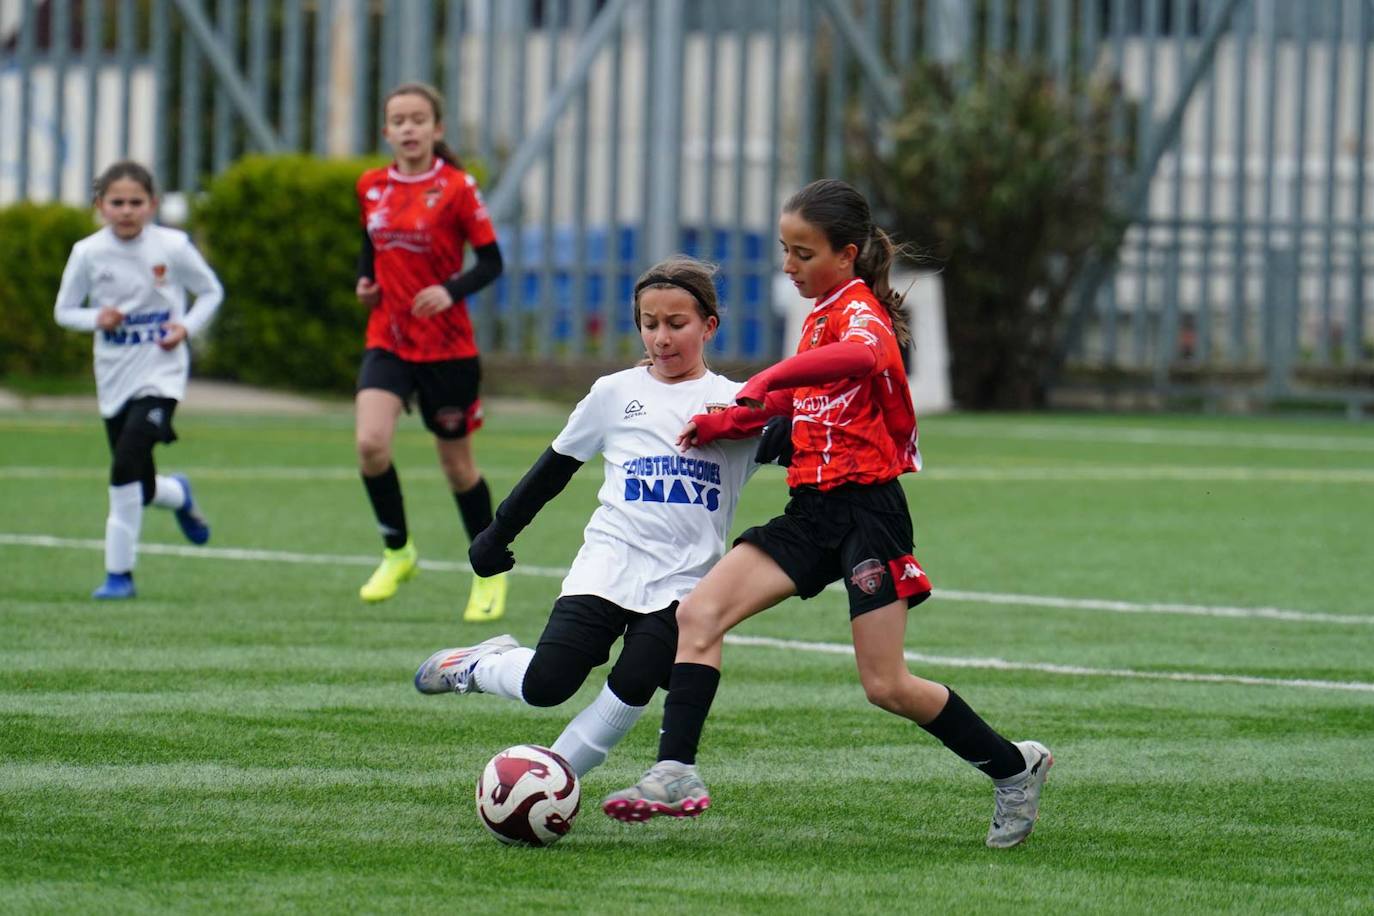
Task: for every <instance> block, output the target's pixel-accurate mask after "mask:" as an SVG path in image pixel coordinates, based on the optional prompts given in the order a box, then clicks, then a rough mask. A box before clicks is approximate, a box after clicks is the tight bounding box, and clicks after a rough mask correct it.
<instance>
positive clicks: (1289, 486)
mask: <svg viewBox="0 0 1374 916" xmlns="http://www.w3.org/2000/svg"><path fill="white" fill-rule="evenodd" d="M563 416H564V415H563V413H561V412H560V411H558V410H557V409H552V408H550V409H540V408H524V409H521V410H515V409H513V408H512V409H507V410H504V411H503V410H501V409H493V410H492V411H491V416H490V418H489V420H488V425H487V427H486V428H485V429H484V430H483V431H482V432H481V433H480V434H479V436H478V438H477V454H478V456H479V459H480V462H481V464H482V466H483V468H484V470H485V472H486V474H487V476H488V479H489V480H490V482H491V486H492V490H493V492H494V493H495V494H496V495H497V497H498V498H499V497H500V496H501V495H503V494H504V493H505V491H506V490H507V489H509V487H510V486H511V485H512V484H513V483H514V482H515V481H516V480H517V479H518V478H519V476H520V475H521V474H522V473H523V472H524V470H525V469H526V467H527V466H528V464H529V462H530V461H532V460H533V459H534V457H536V456H537V455H538V454H539V453H540V451H542V449H543V448H544V447H545V446H546V445H547V444H548V442H549V440H550V439H551V437H552V436H553V435H554V434H555V433H556V432H557V430H558V428H559V427H560V424H561V421H562V419H563ZM177 426H178V431H179V432H180V434H181V437H182V440H181V441H180V442H178V443H177V444H176V445H174V446H173V447H171V448H167V449H159V451H158V460H159V462H160V467H161V468H162V469H164V470H167V471H180V472H184V473H186V474H188V475H189V476H190V478H191V480H192V482H193V484H194V486H195V493H196V495H197V497H198V499H199V500H200V502H201V504H202V506H203V508H204V510H205V512H206V514H207V515H208V516H209V518H210V520H211V522H212V524H213V526H214V535H213V539H212V541H211V543H210V544H209V545H208V546H207V548H204V549H193V548H190V547H189V546H188V545H186V544H185V542H184V541H182V540H181V537H180V534H179V532H178V530H177V528H176V525H175V523H174V521H173V519H172V517H171V515H170V514H169V513H166V512H161V511H158V510H149V512H148V513H147V516H146V517H145V521H144V527H143V545H144V549H143V552H142V554H141V556H140V561H139V565H138V570H137V583H138V588H139V597H138V598H137V599H136V600H134V601H130V602H123V603H114V604H106V603H96V602H94V601H92V600H90V599H89V598H88V597H87V596H88V594H89V592H90V590H91V589H92V588H93V587H94V586H95V585H96V584H98V582H99V579H100V576H101V567H102V558H101V553H100V548H99V541H100V538H101V537H102V535H103V526H104V515H105V481H106V475H107V472H108V457H107V454H106V446H105V444H104V439H103V433H102V431H101V428H100V425H99V421H98V419H97V418H96V417H95V416H94V413H93V412H92V413H91V414H89V415H88V414H33V413H8V414H0V443H3V446H4V447H3V451H2V452H0V505H3V506H4V510H3V513H0V569H3V575H4V583H5V584H4V588H3V594H2V595H0V912H91V911H94V912H185V911H204V912H235V913H242V912H266V911H282V910H297V911H307V912H324V911H328V912H339V911H343V912H381V911H391V912H397V911H400V912H421V911H455V912H493V913H500V912H517V911H522V910H524V911H547V912H555V913H558V912H595V913H640V912H643V913H654V912H722V913H732V912H739V913H755V912H776V913H797V912H834V913H846V914H853V913H895V912H918V911H919V912H968V913H982V912H1025V911H1029V910H1039V911H1049V912H1069V913H1078V912H1110V913H1120V912H1146V911H1150V912H1210V911H1229V912H1244V913H1255V912H1312V913H1357V912H1374V892H1372V891H1371V885H1370V877H1371V875H1372V874H1374V871H1371V867H1370V865H1369V862H1370V861H1371V853H1370V849H1371V846H1372V845H1374V571H1372V570H1371V564H1370V558H1371V556H1374V554H1371V546H1370V545H1371V543H1374V436H1371V435H1370V433H1369V431H1368V429H1367V428H1365V427H1361V426H1355V425H1347V424H1342V423H1339V422H1328V421H1312V420H1305V419H1291V420H1282V421H1277V420H1260V419H1238V418H1204V417H1168V416H1146V417H1141V416H1088V415H1064V416H1029V417H1010V416H948V417H933V418H929V419H927V420H924V421H923V423H922V448H923V452H924V453H925V456H926V461H927V470H926V472H924V473H922V474H921V475H915V476H911V477H908V478H907V479H906V486H907V491H908V495H909V497H910V501H911V505H912V509H913V515H914V518H915V522H916V531H917V549H916V554H917V556H918V557H919V558H920V560H921V562H922V564H923V565H924V566H925V567H926V569H927V571H928V572H929V573H930V575H931V576H932V578H933V580H934V582H935V585H936V589H937V595H936V597H935V598H934V599H933V600H931V601H929V602H927V603H926V604H925V605H923V606H921V607H919V608H918V609H916V610H915V611H913V612H912V614H911V618H910V625H909V628H908V633H907V648H908V650H909V651H910V652H911V653H913V659H914V660H913V662H912V665H913V669H914V670H916V671H917V672H918V673H921V674H923V675H926V676H929V677H932V678H936V679H939V680H941V681H944V682H946V683H949V684H951V685H953V686H954V687H955V688H956V689H957V690H958V691H959V692H960V693H961V694H962V695H963V696H964V697H965V698H966V699H967V700H968V701H969V702H970V703H971V704H972V705H973V706H974V707H975V708H976V709H978V710H979V711H980V712H981V713H982V714H983V716H984V717H985V718H986V719H987V720H988V721H989V722H991V723H992V724H993V725H994V726H995V727H997V728H999V729H1001V730H1002V731H1004V732H1005V733H1006V734H1007V735H1008V737H1010V738H1013V739H1022V738H1036V739H1038V740H1040V741H1043V742H1044V743H1045V744H1047V745H1048V746H1049V747H1050V748H1051V749H1052V751H1053V752H1054V755H1055V758H1056V763H1055V766H1054V770H1053V773H1052V777H1051V781H1050V784H1049V786H1048V788H1047V789H1046V791H1045V795H1044V803H1043V808H1042V817H1041V820H1040V823H1039V825H1038V827H1037V829H1036V831H1035V833H1034V835H1033V836H1032V837H1031V839H1030V840H1029V841H1028V842H1027V843H1026V844H1025V845H1024V846H1023V847H1020V848H1017V849H1013V850H1010V851H993V850H989V849H986V848H985V847H984V846H983V842H982V840H983V835H984V833H985V831H986V829H987V818H988V815H989V814H990V812H991V805H992V799H991V791H990V789H989V786H988V784H987V781H986V780H985V779H984V778H983V777H982V776H981V775H980V774H978V773H977V772H976V771H974V770H973V769H971V768H970V767H968V766H967V765H965V764H963V763H961V762H960V761H959V760H957V759H956V758H954V757H953V756H952V755H951V754H949V753H948V752H946V751H945V750H944V749H943V748H941V747H940V746H939V745H938V744H937V743H936V742H935V741H934V740H933V739H931V738H930V737H929V736H928V735H926V734H925V733H924V732H922V731H921V730H920V729H919V728H917V727H916V726H914V725H912V724H911V723H908V722H905V721H903V720H900V719H897V718H896V717H893V716H891V715H888V714H886V713H883V712H881V711H879V710H877V709H876V708H873V707H870V706H869V705H868V704H867V703H866V702H865V700H864V696H863V691H862V689H861V688H860V687H859V685H858V681H857V677H856V675H855V672H854V666H853V661H852V659H850V658H849V657H847V656H846V655H845V654H843V647H844V646H846V645H847V644H848V640H849V634H848V618H847V614H846V611H845V606H844V599H843V595H842V594H841V593H839V592H835V591H829V592H826V593H824V594H823V595H821V596H820V597H818V598H817V599H815V600H812V601H807V602H799V601H795V600H794V601H789V602H786V603H784V604H783V605H780V606H779V607H777V608H775V609H773V610H771V611H769V612H767V613H765V614H762V615H760V616H759V617H757V618H755V619H753V620H751V621H749V622H748V623H747V624H746V625H745V626H743V627H741V628H740V630H739V631H737V632H738V635H739V636H741V637H748V638H750V639H753V640H766V644H753V643H750V642H747V641H742V642H735V643H733V644H731V645H729V646H727V648H726V654H725V672H724V680H723V683H722V687H721V690H720V694H719V697H718V700H717V703H716V707H715V709H714V712H713V715H712V717H711V719H710V721H709V723H708V725H707V731H706V735H705V739H704V743H703V749H702V753H701V756H700V759H699V762H700V765H701V770H702V772H703V775H704V776H705V778H706V780H707V782H708V784H709V785H710V787H711V791H712V799H713V802H714V805H713V807H712V808H711V810H710V811H709V812H708V813H707V814H705V815H704V816H702V817H701V818H699V819H697V820H696V821H683V822H677V821H672V822H669V821H668V820H667V819H659V820H655V821H653V822H650V823H648V824H645V825H635V826H627V825H623V824H620V823H617V822H614V821H611V820H609V819H607V818H605V817H603V816H602V815H601V813H600V812H599V808H598V804H597V803H598V801H599V799H600V798H601V797H602V796H603V795H604V794H605V793H607V792H609V791H611V790H613V789H617V788H620V787H622V786H624V785H627V784H629V783H630V782H632V781H633V780H634V779H636V778H637V777H638V775H639V774H640V773H641V772H642V770H643V769H644V768H645V767H646V766H648V764H650V763H651V762H652V760H653V757H654V750H655V745H656V731H657V721H658V718H659V710H660V708H661V698H660V699H656V700H655V701H654V703H653V705H652V706H651V708H650V709H649V711H648V713H647V714H646V716H645V720H644V722H642V723H641V724H640V725H639V727H638V728H636V730H635V731H634V732H633V733H632V734H631V735H630V736H629V738H628V739H627V740H626V741H625V742H624V744H623V745H622V746H621V747H620V748H618V749H617V750H616V751H615V752H614V753H613V754H612V756H611V758H610V760H609V761H608V762H607V763H606V764H605V765H604V766H603V767H601V768H600V769H598V770H595V771H593V772H592V773H591V774H589V775H588V776H587V777H586V778H585V779H584V780H583V785H582V790H583V806H582V812H581V814H580V816H579V817H578V819H577V821H576V824H575V826H574V828H573V831H572V833H571V834H570V835H569V836H568V837H567V838H566V839H564V840H563V841H562V842H560V843H559V844H558V845H556V846H554V847H552V848H549V849H544V850H533V849H515V848H507V847H503V846H501V845H499V844H497V843H496V842H494V841H493V840H492V839H491V838H490V837H489V836H488V834H487V833H486V831H485V830H484V829H483V828H482V826H481V825H480V823H479V822H478V820H477V819H476V817H475V815H474V813H473V802H472V793H473V784H474V782H475V780H476V777H477V774H478V772H479V771H480V769H481V767H482V765H483V764H484V763H485V761H486V760H487V759H488V758H489V757H490V756H491V755H492V754H494V753H496V752H497V751H499V750H501V749H502V748H504V747H507V746H509V745H512V744H519V743H525V742H533V743H549V742H552V741H553V739H554V738H555V737H556V736H557V734H558V732H559V730H560V729H561V727H562V725H563V724H564V722H565V721H566V720H567V719H568V718H569V717H571V715H573V714H574V713H575V712H576V711H577V709H579V708H580V707H581V706H582V705H583V704H584V703H586V702H587V701H589V700H590V699H591V698H592V697H593V696H594V695H595V693H596V691H597V690H599V689H600V687H601V684H602V681H603V679H604V669H602V670H600V671H597V672H594V673H593V675H592V677H591V678H590V679H589V680H588V682H587V684H586V685H585V686H584V688H583V690H582V692H581V693H579V694H578V696H577V697H576V698H575V699H574V700H572V701H570V702H569V703H568V704H566V705H565V706H564V707H562V708H558V709H543V710H540V709H530V708H526V707H522V706H518V705H516V704H514V703H511V702H509V701H505V700H502V699H499V698H496V697H490V696H461V697H459V696H441V697H425V696H421V695H419V694H417V693H416V692H415V690H414V689H413V687H412V686H411V675H412V674H413V672H414V669H415V667H416V665H417V664H418V663H419V662H420V661H422V660H423V659H424V658H425V657H426V656H428V655H429V654H430V653H431V652H432V651H434V650H436V649H439V648H442V647H444V646H449V645H463V644H467V643H473V642H477V641H479V640H481V639H483V638H486V637H488V636H491V635H495V634H496V633H499V632H504V631H509V632H511V633H512V634H514V635H515V636H516V637H517V638H519V639H520V640H521V641H522V642H525V643H531V644H532V643H533V642H534V641H535V640H536V639H537V637H538V635H539V633H540V630H541V629H542V627H543V624H544V621H545V619H546V616H547V611H548V608H549V606H550V603H551V602H552V600H553V599H554V598H555V597H556V596H557V593H558V586H559V575H560V571H561V570H562V569H564V568H565V567H566V565H567V564H568V562H569V561H570V559H571V557H572V555H573V553H574V552H575V551H576V549H577V546H578V545H579V543H580V538H581V532H582V527H583V524H584V523H585V521H586V518H587V516H588V514H589V513H590V511H591V509H592V507H593V506H594V505H595V494H596V489H597V487H598V485H599V483H600V479H601V475H600V470H599V468H598V467H596V466H594V465H593V466H589V467H586V468H584V469H583V470H582V471H581V472H580V473H579V475H578V476H577V477H576V478H575V479H574V481H573V483H572V484H571V485H570V486H569V488H568V490H567V491H566V492H565V493H564V494H563V495H562V496H560V497H559V498H558V499H557V500H555V501H554V502H553V503H552V504H550V506H549V507H548V508H547V509H546V511H545V512H544V513H543V514H542V515H541V516H540V517H539V518H538V519H537V520H536V522H535V524H534V525H533V526H531V528H530V529H529V530H528V531H527V532H526V533H525V534H524V535H523V536H522V537H521V538H520V539H519V540H518V541H517V542H516V545H515V552H516V555H517V557H518V558H519V561H520V564H521V565H519V566H517V567H516V570H515V575H514V577H513V579H512V585H511V592H510V595H511V597H510V610H509V613H508V615H507V617H506V619H505V620H503V621H501V622H500V623H499V624H488V625H474V624H464V623H462V622H461V620H460V614H461V609H462V606H463V603H464V601H465V599H466V591H467V582H468V574H467V573H466V572H464V571H463V569H462V567H461V563H462V562H463V560H464V558H465V548H466V538H465V537H464V535H463V533H462V529H461V526H460V524H459V521H458V516H457V512H456V509H455V507H454V504H453V501H452V499H451V498H450V497H449V495H448V494H447V493H446V492H445V490H444V485H443V483H442V482H441V478H440V475H439V472H438V468H437V466H436V462H435V458H434V452H433V446H432V443H431V441H430V440H429V438H428V436H427V435H426V434H425V433H424V432H423V430H422V429H421V428H420V427H419V424H418V422H417V421H415V420H414V419H413V418H411V419H408V420H407V421H406V423H405V424H404V425H403V429H402V432H401V433H400V435H399V436H398V439H397V452H396V463H397V467H398V469H399V472H400V475H401V479H402V482H403V485H404V487H405V494H406V505H407V509H408V512H409V515H410V523H411V528H412V532H413V535H414V538H415V540H416V543H417V544H418V546H419V548H420V551H421V554H422V556H423V558H424V559H425V560H426V561H427V562H428V566H427V567H426V568H425V569H423V570H422V572H421V574H420V575H419V576H418V577H417V578H416V579H415V580H414V581H413V582H411V583H409V584H407V585H405V586H404V587H403V588H402V591H401V593H400V594H399V595H398V596H397V597H396V598H395V599H393V600H392V601H390V602H387V603H385V604H381V605H375V606H374V605H365V604H363V603H362V602H360V601H359V600H358V598H357V588H358V586H359V585H360V584H361V583H362V581H363V580H364V579H365V578H366V576H367V574H368V572H369V569H370V565H371V564H373V563H375V561H376V559H377V556H378V552H379V543H378V539H377V536H376V534H375V527H374V523H373V521H372V519H371V516H370V512H369V510H368V507H367V503H366V499H365V497H364V494H363V490H362V487H361V486H360V485H359V482H358V478H357V473H356V469H355V466H354V457H353V445H352V429H351V421H350V418H349V416H348V415H347V414H346V413H327V414H324V415H322V416H319V417H309V418H298V417H293V418H280V417H226V416H215V415H206V414H201V415H196V414H193V413H189V412H186V413H184V414H183V415H182V416H180V417H179V418H178V420H177ZM784 500H785V486H784V484H783V481H782V476H781V473H780V472H778V471H776V470H775V469H765V470H764V471H763V472H761V473H760V474H759V475H758V476H757V477H756V478H755V481H754V482H753V483H752V484H751V485H750V488H749V490H748V491H747V492H746V496H745V499H744V501H743V503H742V506H741V509H740V513H739V516H738V518H737V520H736V522H737V524H736V528H737V529H739V528H743V527H745V526H747V525H750V524H755V523H758V522H759V521H762V520H763V519H766V518H767V517H768V516H769V515H770V514H772V513H774V512H776V511H778V510H779V509H780V508H781V506H782V504H783V502H784ZM1074 600H1077V601H1078V602H1080V603H1079V604H1074V603H1073V601H1074ZM1161 605H1165V606H1161ZM1266 608H1268V609H1273V610H1271V611H1263V610H1257V609H1266Z"/></svg>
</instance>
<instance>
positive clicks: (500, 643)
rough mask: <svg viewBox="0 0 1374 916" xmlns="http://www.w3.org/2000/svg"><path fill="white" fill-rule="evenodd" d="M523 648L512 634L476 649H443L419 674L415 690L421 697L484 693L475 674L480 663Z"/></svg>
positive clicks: (480, 644) (482, 644)
mask: <svg viewBox="0 0 1374 916" xmlns="http://www.w3.org/2000/svg"><path fill="white" fill-rule="evenodd" d="M518 648H520V643H518V642H516V641H515V637H513V636H511V635H510V634H509V633H505V634H503V635H501V636H493V637H492V638H491V639H487V640H484V641H482V642H479V643H478V644H477V645H475V646H464V647H462V648H458V649H440V650H439V651H438V652H435V653H434V654H433V655H431V656H430V657H429V658H427V659H425V663H424V664H423V665H421V666H420V668H419V670H418V671H416V672H415V689H416V690H418V691H420V692H421V693H481V692H482V691H481V689H480V688H478V686H477V679H476V678H474V677H473V676H472V672H473V671H474V670H476V668H477V662H478V661H479V660H481V659H482V658H485V657H486V656H488V655H499V654H500V653H502V652H509V651H510V650H511V649H518Z"/></svg>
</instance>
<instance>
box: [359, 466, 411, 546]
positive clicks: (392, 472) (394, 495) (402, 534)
mask: <svg viewBox="0 0 1374 916" xmlns="http://www.w3.org/2000/svg"><path fill="white" fill-rule="evenodd" d="M363 486H365V487H367V498H368V499H369V500H371V502H372V512H373V514H374V515H376V516H377V525H378V526H379V527H380V528H381V529H382V540H384V541H385V542H386V546H387V547H388V548H389V549H391V550H397V549H399V548H401V547H404V546H405V545H406V541H407V540H409V539H410V535H409V533H408V532H407V531H406V507H405V503H404V502H403V501H402V499H401V478H399V477H397V476H396V465H394V464H392V465H388V466H387V469H386V470H385V471H382V473H380V474H378V475H377V476H376V477H368V476H367V475H366V474H364V475H363Z"/></svg>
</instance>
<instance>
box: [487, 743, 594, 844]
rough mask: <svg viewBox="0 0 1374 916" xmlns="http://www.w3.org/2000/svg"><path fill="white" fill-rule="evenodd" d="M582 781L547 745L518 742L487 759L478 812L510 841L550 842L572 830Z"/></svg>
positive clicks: (496, 833) (500, 836) (493, 831)
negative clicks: (540, 745)
mask: <svg viewBox="0 0 1374 916" xmlns="http://www.w3.org/2000/svg"><path fill="white" fill-rule="evenodd" d="M581 803H582V786H581V785H580V784H579V783H578V781H577V774H576V773H575V772H573V768H572V766H571V765H570V764H569V763H568V761H566V760H564V759H563V758H562V757H560V756H559V755H558V754H555V753H554V752H553V751H551V750H549V749H548V748H546V747H539V746H538V745H534V744H519V745H516V746H515V747H508V748H506V749H505V750H504V751H502V752H501V753H499V754H497V755H496V756H495V757H493V758H491V760H489V761H487V765H486V768H485V769H483V770H482V775H481V776H480V777H478V779H477V816H478V817H479V818H481V820H482V824H483V825H484V826H485V827H486V828H487V830H489V831H491V835H492V836H494V837H496V838H497V839H498V840H500V841H501V842H502V843H509V844H510V845H512V846H552V845H553V844H554V843H557V842H558V841H559V839H561V838H562V837H563V835H564V834H566V833H567V832H568V831H569V830H571V829H572V823H573V818H575V817H577V809H578V807H579V806H580V805H581Z"/></svg>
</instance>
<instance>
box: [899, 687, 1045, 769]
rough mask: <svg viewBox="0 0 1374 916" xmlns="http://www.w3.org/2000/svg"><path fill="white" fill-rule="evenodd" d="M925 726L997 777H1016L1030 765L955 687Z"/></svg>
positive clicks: (941, 739)
mask: <svg viewBox="0 0 1374 916" xmlns="http://www.w3.org/2000/svg"><path fill="white" fill-rule="evenodd" d="M921 728H924V729H925V730H926V731H928V732H930V733H931V734H932V735H934V736H935V737H936V738H939V739H940V742H941V743H942V744H943V745H944V746H945V747H947V748H949V749H950V750H951V751H953V752H954V753H956V754H958V755H959V756H960V757H962V758H963V759H965V760H967V761H968V762H969V763H971V764H973V765H974V766H976V767H977V768H978V769H980V770H982V771H983V772H984V773H985V774H987V775H988V776H991V777H992V778H993V779H1005V778H1006V777H1008V776H1015V775H1016V774H1017V773H1020V772H1021V771H1022V770H1024V769H1025V768H1026V758H1025V757H1022V756H1021V751H1020V749H1019V748H1017V746H1016V745H1014V744H1012V743H1011V742H1010V741H1008V740H1007V739H1006V738H1003V737H1002V736H1001V735H999V734H997V732H995V731H993V729H992V726H991V725H988V723H986V722H984V721H983V720H982V719H981V718H979V716H978V713H976V712H974V711H973V710H972V709H970V708H969V705H968V704H967V703H965V702H964V701H963V699H961V698H960V696H959V694H957V693H955V692H954V691H953V690H951V691H950V692H949V700H948V701H946V703H945V708H944V709H942V710H940V714H939V715H938V716H936V717H935V718H934V719H931V720H930V721H929V722H927V723H926V724H925V725H922V726H921Z"/></svg>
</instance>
